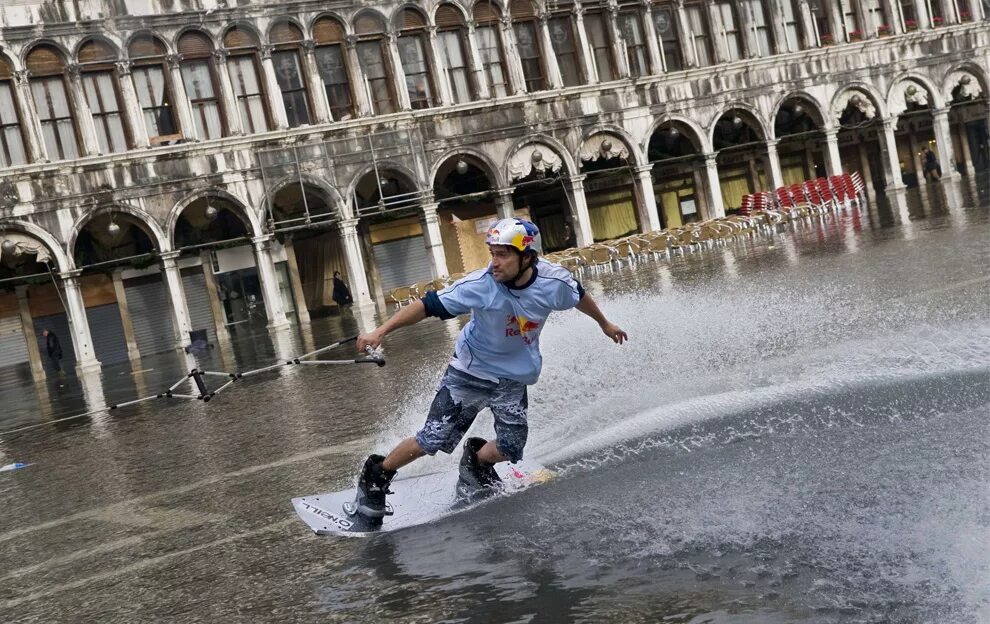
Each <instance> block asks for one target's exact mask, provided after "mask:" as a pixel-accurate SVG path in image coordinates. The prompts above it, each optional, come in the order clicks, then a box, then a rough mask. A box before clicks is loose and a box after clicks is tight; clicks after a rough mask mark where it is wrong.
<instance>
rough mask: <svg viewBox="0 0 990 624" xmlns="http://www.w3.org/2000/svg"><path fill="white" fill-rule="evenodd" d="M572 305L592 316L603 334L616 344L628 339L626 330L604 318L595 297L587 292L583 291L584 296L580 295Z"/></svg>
mask: <svg viewBox="0 0 990 624" xmlns="http://www.w3.org/2000/svg"><path fill="white" fill-rule="evenodd" d="M574 307H575V308H577V309H578V311H580V312H582V313H584V314H587V315H588V316H590V317H591V318H593V319H594V320H595V322H596V323H598V326H599V327H601V328H602V332H604V333H605V335H606V336H608V337H609V338H611V339H612V341H613V342H615V343H616V344H622V343H623V342H625V341H626V340H629V336H628V335H626V332H624V331H622V329H621V328H620V327H619V326H618V325H616V324H615V323H613V322H611V321H609V320H608V319H607V318H605V314H603V313H602V311H601V309H600V308H599V307H598V304H597V303H595V299H594V298H593V297H592V296H591V295H590V294H588V293H587V292H585V293H584V296H583V297H581V301H579V302H578V304H577V305H576V306H574Z"/></svg>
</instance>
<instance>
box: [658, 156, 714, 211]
mask: <svg viewBox="0 0 990 624" xmlns="http://www.w3.org/2000/svg"><path fill="white" fill-rule="evenodd" d="M705 175H706V174H702V173H701V171H699V170H698V168H697V167H695V168H694V170H693V171H692V172H691V179H692V180H693V181H694V203H695V206H696V207H697V209H698V218H699V219H700V220H702V221H708V220H709V219H711V218H712V213H711V209H710V208H709V207H708V194H707V193H706V192H705V188H706V186H707V184H706V183H705ZM680 210H681V207H680V199H678V206H677V211H678V212H680ZM668 225H670V224H668Z"/></svg>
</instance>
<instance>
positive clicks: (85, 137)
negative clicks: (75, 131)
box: [65, 63, 100, 156]
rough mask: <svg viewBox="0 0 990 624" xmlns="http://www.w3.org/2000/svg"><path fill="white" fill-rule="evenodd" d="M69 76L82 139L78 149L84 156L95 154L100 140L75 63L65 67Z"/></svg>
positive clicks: (70, 89)
mask: <svg viewBox="0 0 990 624" xmlns="http://www.w3.org/2000/svg"><path fill="white" fill-rule="evenodd" d="M65 73H66V75H67V76H68V77H69V92H70V93H71V96H72V103H73V104H75V109H76V110H75V117H76V121H77V122H78V127H79V138H80V139H82V140H81V142H80V144H79V147H80V148H81V149H80V150H79V151H80V153H81V154H82V155H84V156H96V155H98V154H99V153H100V140H99V139H98V138H97V136H96V124H95V123H94V122H93V110H92V109H91V108H90V107H89V100H88V99H87V98H86V89H85V88H84V87H83V83H82V72H81V71H80V68H79V66H78V65H76V64H75V63H70V64H68V65H66V67H65Z"/></svg>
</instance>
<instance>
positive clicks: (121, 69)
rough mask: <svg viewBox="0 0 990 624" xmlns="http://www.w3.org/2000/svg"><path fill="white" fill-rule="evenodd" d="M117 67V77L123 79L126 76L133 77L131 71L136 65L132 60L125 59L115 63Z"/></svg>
mask: <svg viewBox="0 0 990 624" xmlns="http://www.w3.org/2000/svg"><path fill="white" fill-rule="evenodd" d="M114 65H116V66H117V76H118V77H120V78H123V77H124V76H130V75H131V69H133V68H134V63H133V62H132V61H131V60H130V59H123V60H120V61H117V62H116V63H114Z"/></svg>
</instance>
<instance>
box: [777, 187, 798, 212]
mask: <svg viewBox="0 0 990 624" xmlns="http://www.w3.org/2000/svg"><path fill="white" fill-rule="evenodd" d="M774 195H776V196H777V206H778V207H779V208H780V209H781V210H783V211H784V212H787V213H790V212H791V211H792V210H796V209H797V205H795V203H794V195H792V194H791V189H790V188H788V187H786V186H782V187H780V188H778V189H777V190H776V191H774Z"/></svg>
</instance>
